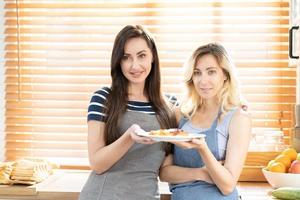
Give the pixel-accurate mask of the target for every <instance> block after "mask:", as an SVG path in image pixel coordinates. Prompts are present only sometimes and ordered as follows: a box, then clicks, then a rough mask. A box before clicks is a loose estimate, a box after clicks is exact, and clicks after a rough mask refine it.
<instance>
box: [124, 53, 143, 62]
mask: <svg viewBox="0 0 300 200" xmlns="http://www.w3.org/2000/svg"><path fill="white" fill-rule="evenodd" d="M146 56H147V55H146V54H139V55H138V58H145V57H146ZM129 59H130V56H127V55H124V56H123V57H122V60H123V61H126V60H129Z"/></svg>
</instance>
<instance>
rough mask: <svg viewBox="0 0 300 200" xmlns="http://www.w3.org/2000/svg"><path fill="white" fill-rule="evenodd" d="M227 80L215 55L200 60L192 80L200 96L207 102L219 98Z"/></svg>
mask: <svg viewBox="0 0 300 200" xmlns="http://www.w3.org/2000/svg"><path fill="white" fill-rule="evenodd" d="M226 79H227V78H226V76H225V75H224V73H223V70H222V68H221V67H220V65H219V64H218V62H217V60H216V58H215V57H214V56H213V55H210V54H207V55H204V56H202V57H200V58H199V60H198V62H197V63H196V67H195V69H194V72H193V79H192V80H193V84H194V86H195V89H196V91H197V93H198V94H199V96H201V97H202V98H203V99H205V100H208V99H215V98H217V94H218V93H219V92H220V90H221V89H222V87H223V84H224V82H225V80H226Z"/></svg>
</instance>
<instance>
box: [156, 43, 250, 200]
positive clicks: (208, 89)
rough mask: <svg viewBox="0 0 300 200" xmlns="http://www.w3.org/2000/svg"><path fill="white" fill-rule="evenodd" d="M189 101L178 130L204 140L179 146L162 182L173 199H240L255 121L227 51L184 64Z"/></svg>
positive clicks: (217, 49)
mask: <svg viewBox="0 0 300 200" xmlns="http://www.w3.org/2000/svg"><path fill="white" fill-rule="evenodd" d="M185 68H186V71H185V76H184V81H185V85H186V88H187V90H186V91H187V94H186V99H185V100H184V101H183V103H182V104H181V106H180V109H179V110H178V112H177V118H178V119H179V128H181V129H183V130H185V131H187V132H190V133H195V134H197V133H202V134H204V135H205V139H204V138H199V139H193V140H192V141H191V142H172V143H174V144H175V145H174V153H173V154H170V155H168V156H167V158H166V160H165V161H164V163H163V165H162V167H161V169H160V178H161V180H163V181H167V182H170V183H171V187H170V189H171V191H172V200H219V199H227V200H237V199H238V198H239V197H238V192H237V190H236V184H237V181H238V178H239V176H240V174H241V171H242V168H243V164H244V161H245V159H246V156H247V151H248V146H249V141H250V136H251V117H250V115H249V113H248V112H246V110H245V106H244V105H245V104H244V102H243V100H242V98H241V95H240V91H239V86H238V81H237V77H236V75H235V65H234V64H233V62H232V61H231V59H230V57H229V55H228V54H227V52H226V50H225V48H224V47H223V46H222V45H220V44H217V43H210V44H207V45H203V46H200V47H199V48H197V49H196V50H195V51H194V52H193V54H192V56H191V57H190V58H189V60H188V61H187V62H186V64H185Z"/></svg>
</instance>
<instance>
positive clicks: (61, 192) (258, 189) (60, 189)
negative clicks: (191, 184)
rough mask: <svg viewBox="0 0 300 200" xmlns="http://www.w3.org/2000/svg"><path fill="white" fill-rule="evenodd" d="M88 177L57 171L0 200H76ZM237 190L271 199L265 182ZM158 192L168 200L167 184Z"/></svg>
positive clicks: (257, 199)
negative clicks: (32, 189) (33, 189)
mask: <svg viewBox="0 0 300 200" xmlns="http://www.w3.org/2000/svg"><path fill="white" fill-rule="evenodd" d="M88 175H89V171H88V170H58V171H56V172H55V174H54V175H53V176H51V177H49V179H47V180H45V181H44V182H42V183H40V184H37V185H36V186H35V187H34V188H36V193H34V194H28V193H27V190H25V191H24V189H25V188H16V189H15V188H13V189H14V191H15V193H13V194H11V195H4V194H0V200H10V199H15V200H16V199H18V200H37V199H39V200H77V199H78V195H79V193H80V191H81V188H82V187H83V185H84V183H85V182H86V180H87V178H88ZM13 187H15V186H13ZM19 187H22V186H19ZM25 187H26V186H25ZM11 189H12V188H11ZM238 190H239V193H240V194H241V195H242V199H243V200H271V199H272V198H271V197H270V196H269V195H268V192H270V191H271V186H270V185H269V184H268V183H265V182H239V184H238ZM159 191H160V193H161V199H162V200H169V199H170V192H169V188H168V184H167V183H162V182H160V183H159Z"/></svg>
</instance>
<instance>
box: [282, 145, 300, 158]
mask: <svg viewBox="0 0 300 200" xmlns="http://www.w3.org/2000/svg"><path fill="white" fill-rule="evenodd" d="M281 154H282V155H286V156H288V157H289V158H290V159H291V161H294V160H296V158H297V151H296V149H294V148H291V147H290V148H287V149H285V150H283V151H282V153H281Z"/></svg>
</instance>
